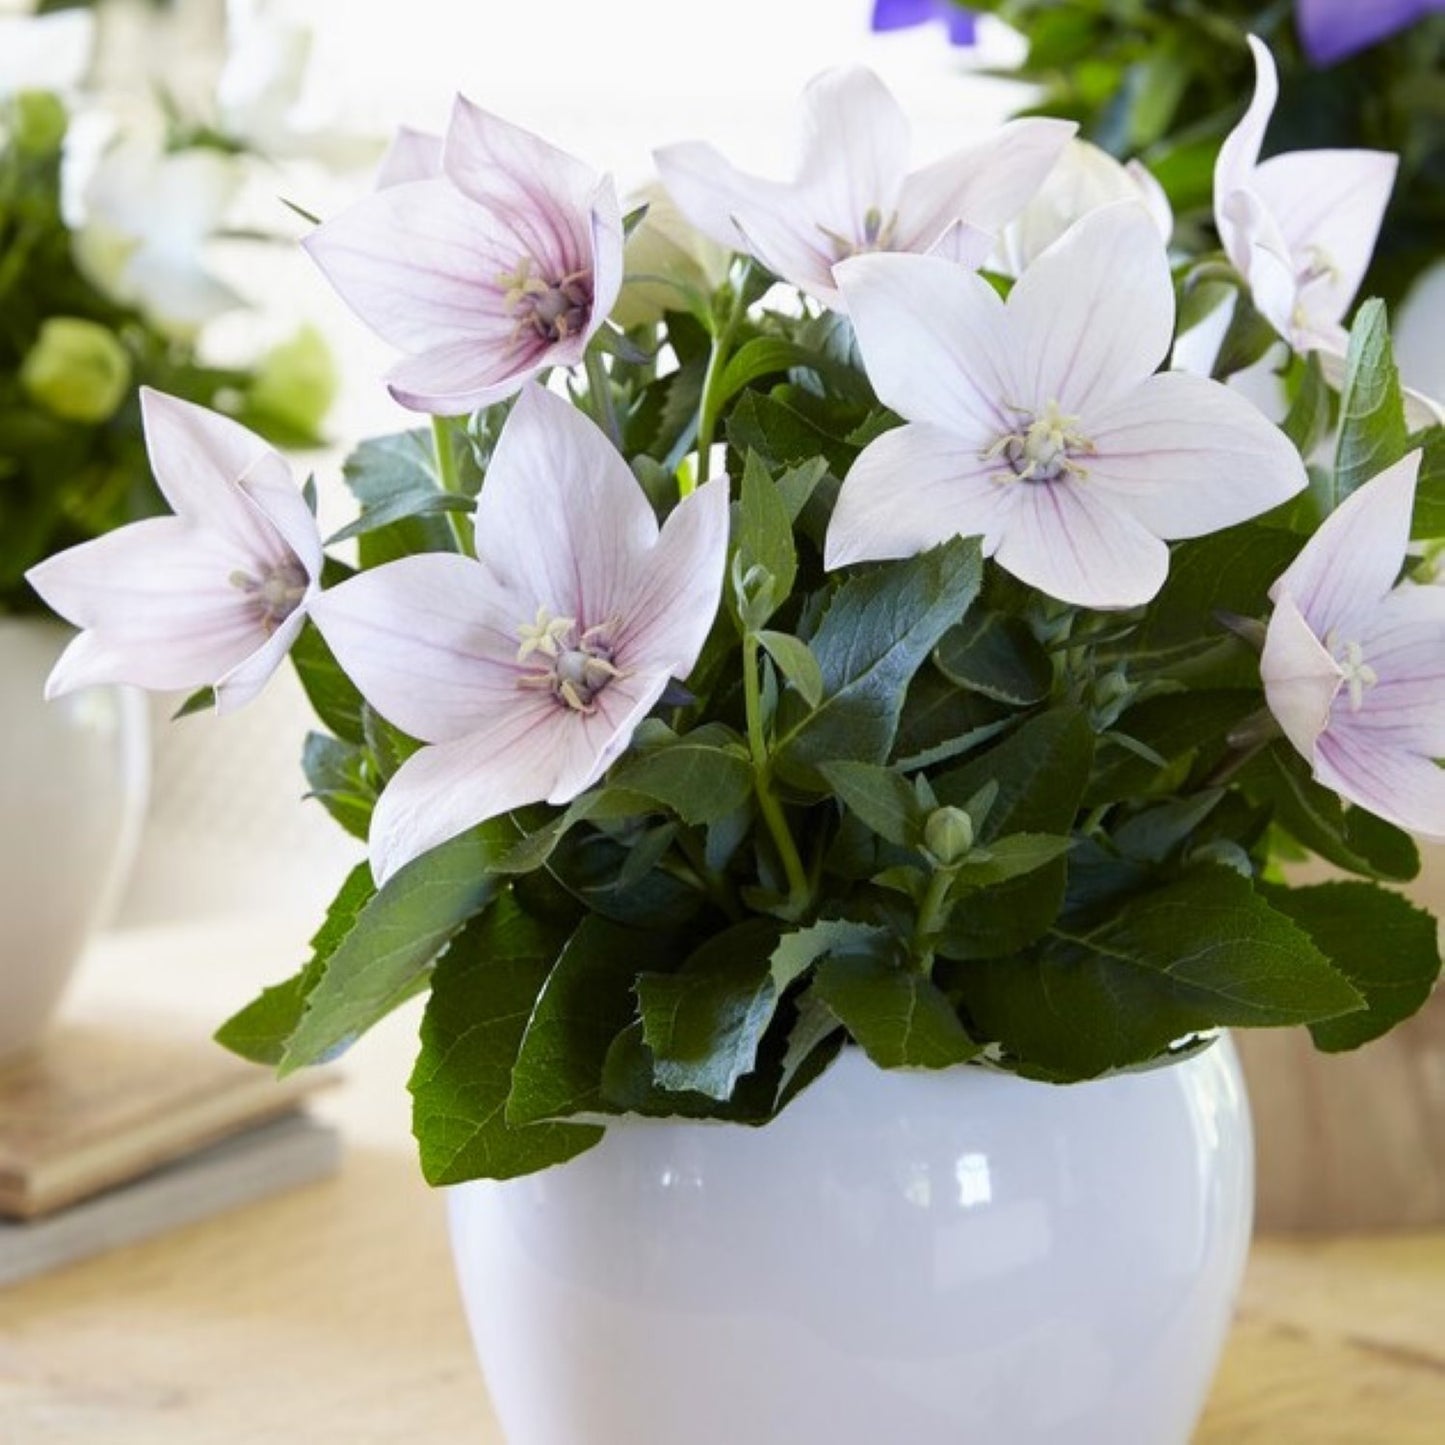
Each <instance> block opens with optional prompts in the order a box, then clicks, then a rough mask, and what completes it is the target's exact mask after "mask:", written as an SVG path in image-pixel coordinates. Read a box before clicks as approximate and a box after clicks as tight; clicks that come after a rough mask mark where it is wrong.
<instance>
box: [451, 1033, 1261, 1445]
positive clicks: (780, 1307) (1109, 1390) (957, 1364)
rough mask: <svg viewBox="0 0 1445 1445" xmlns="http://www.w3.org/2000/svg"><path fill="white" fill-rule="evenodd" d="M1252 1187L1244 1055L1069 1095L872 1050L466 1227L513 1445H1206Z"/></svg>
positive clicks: (506, 1203) (459, 1244)
mask: <svg viewBox="0 0 1445 1445" xmlns="http://www.w3.org/2000/svg"><path fill="white" fill-rule="evenodd" d="M1252 1186H1253V1154H1252V1144H1251V1137H1250V1121H1249V1110H1248V1104H1247V1101H1246V1098H1245V1094H1244V1087H1243V1082H1242V1079H1241V1075H1240V1072H1239V1066H1238V1062H1237V1060H1236V1058H1235V1055H1234V1050H1233V1048H1232V1047H1231V1045H1230V1044H1229V1043H1228V1041H1227V1040H1226V1041H1224V1042H1222V1043H1219V1044H1216V1045H1215V1046H1214V1047H1212V1048H1210V1049H1208V1050H1207V1051H1206V1052H1204V1053H1203V1054H1201V1055H1199V1056H1197V1057H1195V1058H1193V1059H1190V1060H1188V1061H1187V1062H1185V1063H1182V1064H1179V1065H1177V1066H1175V1067H1172V1068H1167V1069H1159V1070H1156V1071H1152V1072H1147V1073H1138V1074H1130V1075H1124V1076H1120V1077H1117V1078H1111V1079H1106V1080H1102V1081H1099V1082H1096V1083H1091V1084H1083V1085H1078V1086H1074V1087H1070V1088H1057V1087H1052V1086H1049V1085H1045V1084H1035V1083H1028V1082H1025V1081H1021V1080H1019V1079H1016V1078H1012V1077H1009V1076H1005V1075H999V1074H991V1073H987V1072H984V1071H983V1070H979V1069H967V1068H965V1069H955V1070H952V1071H949V1072H947V1073H943V1074H924V1073H884V1072H882V1071H880V1070H878V1069H876V1068H874V1067H873V1066H872V1065H871V1064H870V1063H869V1062H868V1061H867V1060H866V1059H865V1058H864V1057H863V1056H862V1055H861V1054H860V1053H858V1052H857V1051H856V1050H852V1049H850V1050H848V1051H846V1052H845V1053H844V1055H843V1056H842V1057H841V1058H840V1059H839V1061H838V1063H837V1064H836V1065H835V1066H834V1067H833V1069H832V1070H831V1071H830V1072H829V1073H828V1074H827V1075H825V1076H824V1078H823V1079H822V1080H821V1081H820V1082H819V1083H817V1084H816V1085H814V1087H813V1088H812V1089H811V1090H809V1091H808V1092H807V1093H805V1094H804V1095H803V1096H802V1097H801V1098H800V1099H798V1100H797V1102H796V1103H794V1104H793V1106H792V1107H791V1108H790V1109H788V1110H787V1111H786V1112H785V1113H784V1114H783V1115H782V1117H781V1118H779V1119H778V1120H777V1121H776V1122H775V1123H773V1124H771V1125H769V1126H768V1127H767V1128H765V1129H762V1130H749V1129H743V1128H737V1127H727V1126H718V1125H695V1124H675V1123H669V1122H662V1123H651V1122H645V1121H626V1122H623V1123H621V1124H618V1125H615V1126H614V1127H613V1128H611V1129H610V1130H609V1132H608V1134H607V1137H606V1138H605V1140H604V1141H603V1142H602V1144H601V1145H600V1146H599V1147H598V1148H597V1149H595V1150H594V1151H593V1152H591V1153H590V1154H586V1155H583V1156H582V1157H581V1158H579V1159H576V1160H574V1161H573V1162H571V1163H569V1164H567V1165H564V1166H562V1167H561V1168H558V1169H555V1170H552V1171H549V1172H546V1173H543V1174H539V1175H534V1176H531V1177H529V1178H525V1179H520V1180H515V1181H509V1182H507V1183H505V1184H493V1183H478V1184H468V1185H462V1186H460V1187H458V1188H456V1189H453V1190H452V1191H451V1194H450V1210H451V1223H452V1240H453V1248H454V1251H455V1256H456V1261H457V1267H458V1272H459V1276H460V1280H461V1287H462V1293H463V1296H464V1299H465V1302H466V1307H467V1314H468V1317H469V1319H470V1321H471V1327H472V1334H473V1338H474V1340H475V1343H476V1347H477V1352H478V1354H479V1356H480V1359H481V1363H482V1367H483V1370H484V1372H485V1375H486V1378H487V1384H488V1388H489V1390H490V1393H491V1397H492V1401H493V1404H494V1407H495V1409H496V1412H497V1415H498V1417H499V1419H500V1421H501V1424H502V1428H503V1431H504V1432H505V1435H506V1439H507V1442H508V1445H974V1442H978V1445H984V1442H987V1445H1186V1442H1187V1441H1188V1439H1189V1437H1190V1433H1191V1431H1192V1429H1193V1427H1194V1424H1195V1422H1196V1420H1197V1418H1198V1416H1199V1414H1200V1411H1201V1410H1202V1408H1203V1404H1204V1400H1205V1396H1206V1393H1207V1391H1208V1387H1209V1383H1210V1380H1211V1378H1212V1376H1213V1374H1214V1370H1215V1366H1216V1364H1217V1362H1218V1358H1219V1353H1220V1350H1221V1348H1222V1346H1223V1343H1224V1339H1225V1336H1226V1334H1227V1332H1228V1329H1229V1325H1230V1320H1231V1316H1232V1310H1233V1304H1234V1300H1235V1296H1236V1293H1237V1291H1238V1288H1239V1283H1240V1278H1241V1275H1242V1272H1243V1267H1244V1260H1245V1254H1246V1251H1247V1248H1248V1241H1249V1234H1250V1216H1251V1201H1252Z"/></svg>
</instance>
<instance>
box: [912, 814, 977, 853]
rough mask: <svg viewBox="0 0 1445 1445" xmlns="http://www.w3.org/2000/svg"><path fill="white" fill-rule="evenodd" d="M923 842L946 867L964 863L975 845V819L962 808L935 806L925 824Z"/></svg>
mask: <svg viewBox="0 0 1445 1445" xmlns="http://www.w3.org/2000/svg"><path fill="white" fill-rule="evenodd" d="M923 844H924V847H926V848H927V849H928V851H929V852H930V853H931V854H932V855H933V856H934V857H935V858H936V859H937V860H938V861H939V863H941V864H942V865H943V866H944V867H945V868H948V867H951V866H952V865H953V864H955V863H962V862H963V860H964V859H965V858H967V857H968V855H969V851H970V850H971V849H972V847H973V819H972V818H970V817H969V816H968V814H967V813H965V812H964V811H963V809H962V808H935V809H934V810H933V812H931V813H930V814H929V815H928V821H927V822H926V823H925V824H924V825H923Z"/></svg>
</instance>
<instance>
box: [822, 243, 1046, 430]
mask: <svg viewBox="0 0 1445 1445" xmlns="http://www.w3.org/2000/svg"><path fill="white" fill-rule="evenodd" d="M835 274H836V276H837V280H838V285H839V289H840V290H841V291H842V293H843V299H844V300H845V302H846V303H847V306H848V314H849V316H850V317H851V318H852V320H853V328H854V330H855V331H856V332H857V334H858V348H859V351H860V352H861V353H862V356H863V364H864V366H865V367H866V368H867V371H868V378H869V380H870V381H871V382H872V383H873V389H874V390H875V391H876V392H877V393H878V396H879V399H880V400H881V401H882V402H883V403H884V404H885V405H886V406H890V407H892V408H893V410H894V411H896V412H897V413H898V414H899V415H900V416H904V417H907V418H908V419H909V420H910V421H926V422H933V423H934V424H935V425H937V426H940V427H943V428H944V429H945V430H949V431H953V432H955V433H957V434H959V435H961V436H963V437H965V438H967V439H969V440H974V439H978V440H980V441H981V442H982V443H983V445H985V446H987V445H988V443H990V442H991V441H993V439H994V438H995V437H998V436H1001V435H1003V434H1005V433H1006V432H1010V431H1012V430H1013V429H1014V427H1015V425H1016V422H1017V418H1016V417H1015V416H1014V415H1013V414H1012V413H1010V412H1009V411H1008V408H1007V403H1008V402H1010V401H1012V400H1013V399H1014V392H1015V386H1014V378H1013V374H1012V366H1011V361H1012V359H1011V357H1010V355H1009V349H1008V340H1009V331H1008V326H1007V320H1006V317H1005V312H1004V305H1003V302H1002V301H1000V300H999V296H998V292H996V291H995V290H994V289H993V287H992V286H990V285H989V283H988V282H987V281H985V280H984V279H983V278H982V277H981V276H975V275H973V274H971V273H970V272H968V271H965V270H962V269H961V268H959V267H958V266H955V265H954V264H953V263H952V262H949V261H945V260H942V259H940V258H939V257H936V256H905V255H881V256H856V257H854V258H853V259H852V260H849V261H844V262H843V263H842V264H841V265H839V266H838V267H837V269H836V273H835Z"/></svg>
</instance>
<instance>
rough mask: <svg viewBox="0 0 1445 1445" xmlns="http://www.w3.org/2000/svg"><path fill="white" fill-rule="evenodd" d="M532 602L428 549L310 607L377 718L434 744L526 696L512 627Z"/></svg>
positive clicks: (474, 566) (466, 562)
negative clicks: (520, 685) (520, 681)
mask: <svg viewBox="0 0 1445 1445" xmlns="http://www.w3.org/2000/svg"><path fill="white" fill-rule="evenodd" d="M534 610H535V609H531V610H529V608H528V603H527V601H526V600H525V599H519V600H516V601H515V602H510V599H509V597H508V594H507V593H506V591H505V590H503V589H499V588H498V586H497V585H496V582H495V580H494V579H493V578H492V577H490V576H489V575H488V573H487V570H486V569H485V568H484V567H482V566H480V565H479V564H478V563H476V562H473V561H471V560H470V559H469V558H466V557H459V556H455V555H450V554H442V553H427V554H425V555H421V556H415V557H403V558H402V559H401V560H400V561H397V562H391V563H388V564H387V565H386V566H384V567H377V568H375V569H373V570H371V571H367V572H360V573H358V574H357V575H356V576H355V577H352V578H350V579H349V580H348V581H346V582H343V583H341V584H340V586H337V587H332V588H329V589H328V590H327V591H325V592H323V593H322V594H321V595H320V596H319V597H318V598H316V600H315V601H314V602H313V603H312V605H311V616H312V619H313V620H314V621H315V623H316V625H317V627H318V628H320V630H321V635H322V636H323V637H324V638H325V639H326V643H327V646H329V647H330V648H331V650H332V652H334V653H335V654H336V660H337V661H338V662H339V663H340V664H341V669H342V671H343V672H345V673H346V675H347V676H348V677H349V678H350V679H351V680H352V681H353V682H354V683H355V684H356V686H357V687H358V688H359V689H360V691H361V694H362V696H363V697H365V698H366V700H367V701H368V702H369V703H370V704H371V705H372V706H373V707H374V708H375V709H376V710H377V711H378V712H379V713H380V714H381V715H382V716H383V717H384V718H386V719H387V720H388V721H389V722H392V723H394V724H395V725H396V726H397V727H399V728H400V729H401V730H402V731H403V732H405V733H407V734H409V735H410V736H411V737H414V738H420V739H421V740H422V741H423V742H428V743H441V742H448V741H452V740H455V739H457V738H460V737H463V736H465V735H466V734H468V733H470V732H472V731H473V730H474V729H475V727H476V726H477V720H478V718H480V717H485V716H489V715H491V714H492V713H494V712H497V711H498V710H502V709H505V708H506V707H509V706H512V707H515V706H517V705H518V703H519V700H521V699H522V698H523V696H524V694H523V693H522V692H521V690H520V689H519V688H518V686H517V675H518V669H517V667H516V662H515V659H516V655H517V648H518V646H519V644H520V639H519V637H518V634H517V627H518V624H519V623H522V622H529V621H530V620H531V618H532V616H533V612H534Z"/></svg>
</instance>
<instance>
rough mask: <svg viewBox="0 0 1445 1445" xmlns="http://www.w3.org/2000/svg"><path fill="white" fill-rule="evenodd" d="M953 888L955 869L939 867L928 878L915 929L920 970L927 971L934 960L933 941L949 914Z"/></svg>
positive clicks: (915, 951)
mask: <svg viewBox="0 0 1445 1445" xmlns="http://www.w3.org/2000/svg"><path fill="white" fill-rule="evenodd" d="M952 888H953V870H952V869H951V868H940V869H938V870H937V871H936V872H935V873H934V875H933V877H932V878H930V879H929V880H928V890H927V892H925V893H924V895H923V901H922V902H921V903H920V904H919V905H918V922H917V924H915V926H914V929H913V955H914V958H915V959H916V960H917V961H918V964H919V972H920V973H924V972H927V969H928V965H929V963H930V962H931V961H932V956H933V955H932V941H933V939H934V938H935V937H936V936H937V935H938V932H939V930H940V929H941V928H942V927H943V923H944V919H945V918H946V917H947V914H948V895H949V892H950V890H951V889H952Z"/></svg>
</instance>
